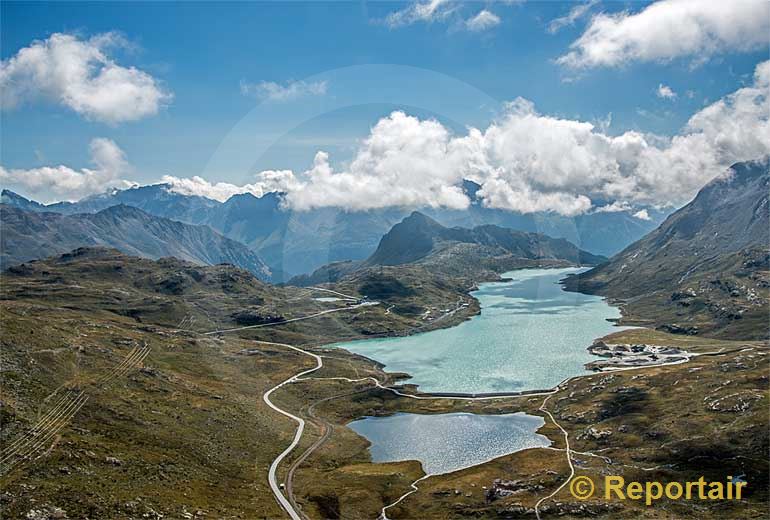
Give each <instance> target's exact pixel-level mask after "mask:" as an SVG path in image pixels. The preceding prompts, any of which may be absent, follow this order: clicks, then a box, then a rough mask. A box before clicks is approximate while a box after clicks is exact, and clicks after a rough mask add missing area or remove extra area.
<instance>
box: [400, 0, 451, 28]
mask: <svg viewBox="0 0 770 520" xmlns="http://www.w3.org/2000/svg"><path fill="white" fill-rule="evenodd" d="M455 9H456V6H455V5H453V4H452V2H451V1H450V0H428V1H427V2H413V3H411V4H410V5H408V6H407V7H405V8H403V9H400V10H398V11H394V12H392V13H390V14H389V15H388V16H387V17H386V18H385V25H387V26H388V27H390V28H391V29H395V28H398V27H404V26H406V25H412V24H415V23H418V22H423V23H432V22H435V21H439V20H446V19H447V18H448V17H449V15H450V14H452V12H453V11H454V10H455Z"/></svg>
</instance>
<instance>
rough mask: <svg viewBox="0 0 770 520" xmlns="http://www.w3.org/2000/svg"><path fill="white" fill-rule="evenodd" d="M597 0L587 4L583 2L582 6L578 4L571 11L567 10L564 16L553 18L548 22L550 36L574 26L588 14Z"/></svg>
mask: <svg viewBox="0 0 770 520" xmlns="http://www.w3.org/2000/svg"><path fill="white" fill-rule="evenodd" d="M598 2H599V0H589V1H588V2H585V3H583V4H578V5H576V6H575V7H573V8H572V9H570V10H569V12H568V13H567V14H566V15H564V16H560V17H559V18H554V19H553V20H551V21H550V23H549V24H548V32H549V33H551V34H555V33H557V32H559V31H560V30H561V29H563V28H564V27H568V26H571V25H574V24H575V22H577V21H578V20H580V19H581V18H583V17H584V16H585V15H587V14H588V12H589V11H590V10H591V8H592V7H593V6H595V5H596V4H597V3H598Z"/></svg>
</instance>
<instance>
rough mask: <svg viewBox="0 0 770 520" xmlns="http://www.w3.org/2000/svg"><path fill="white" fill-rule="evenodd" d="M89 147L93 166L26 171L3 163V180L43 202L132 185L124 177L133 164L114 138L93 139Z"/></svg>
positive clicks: (1, 181) (0, 172)
mask: <svg viewBox="0 0 770 520" xmlns="http://www.w3.org/2000/svg"><path fill="white" fill-rule="evenodd" d="M89 150H90V154H91V162H92V163H93V164H94V168H93V169H90V168H82V169H80V170H74V169H72V168H70V167H68V166H63V165H59V166H43V167H40V168H32V169H29V170H24V169H6V168H4V167H2V166H0V183H1V184H2V185H3V186H7V187H9V188H11V189H14V190H20V191H23V192H24V193H25V194H28V195H29V196H33V197H35V198H36V199H38V200H41V201H43V202H48V201H52V200H78V199H81V198H83V197H86V196H88V195H94V194H96V193H102V192H104V191H105V190H106V189H108V188H114V187H123V188H125V187H128V186H131V183H130V182H128V181H126V180H123V179H121V177H122V176H123V175H125V174H127V173H129V172H130V167H129V165H128V162H127V161H126V157H125V154H124V153H123V151H122V150H121V149H120V148H119V147H118V145H117V144H115V142H114V141H111V140H109V139H104V138H97V139H93V140H92V141H91V143H90V146H89Z"/></svg>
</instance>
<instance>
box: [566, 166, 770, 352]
mask: <svg viewBox="0 0 770 520" xmlns="http://www.w3.org/2000/svg"><path fill="white" fill-rule="evenodd" d="M768 169H769V164H768V161H767V160H764V161H759V162H747V163H739V164H736V165H734V166H733V167H732V168H730V170H729V171H728V172H726V174H725V175H724V176H723V177H722V178H719V179H716V180H714V181H712V182H711V183H710V184H708V185H707V186H705V187H704V188H703V189H702V190H701V191H700V193H698V195H697V196H696V197H695V199H693V201H692V202H690V203H689V204H688V205H686V206H685V207H683V208H682V209H680V210H679V211H677V212H675V213H674V214H672V215H671V216H670V217H668V218H667V219H666V221H665V222H663V224H661V226H660V227H658V228H657V229H656V230H655V231H653V232H652V233H650V234H649V235H647V236H645V237H644V238H643V239H641V240H639V241H638V242H636V243H634V244H633V245H631V246H629V247H628V248H626V249H625V250H623V251H622V252H621V253H619V254H617V255H616V256H614V257H613V258H612V259H611V261H610V262H609V263H606V264H604V265H601V266H599V267H597V268H595V269H592V270H591V271H588V272H586V273H584V274H582V275H580V276H577V277H573V278H571V279H569V280H568V282H567V284H566V285H567V287H568V288H570V289H573V290H581V291H584V292H590V293H595V294H601V295H606V296H610V297H612V298H617V299H622V300H624V301H626V302H627V303H626V313H627V314H628V315H629V318H632V320H636V321H642V322H644V323H653V324H655V325H657V326H659V327H662V328H664V329H666V330H669V329H672V330H674V331H676V332H682V333H691V334H692V333H703V332H706V333H707V334H714V335H718V336H724V337H729V338H757V337H767V336H768V297H770V273H769V272H768V271H769V270H770V210H769V209H768V191H769V190H770V173H769V172H768Z"/></svg>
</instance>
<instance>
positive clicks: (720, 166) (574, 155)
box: [257, 61, 770, 215]
mask: <svg viewBox="0 0 770 520" xmlns="http://www.w3.org/2000/svg"><path fill="white" fill-rule="evenodd" d="M769 91H770V62H767V61H766V62H763V63H760V64H759V65H758V66H757V67H756V70H755V74H754V80H753V83H752V84H751V85H750V86H747V87H743V88H740V89H738V90H737V91H735V92H733V93H731V94H729V95H727V96H725V97H724V98H723V99H720V100H719V101H717V102H715V103H713V104H711V105H709V106H707V107H705V108H704V109H702V110H700V111H699V112H697V113H696V114H694V115H693V116H692V117H691V118H690V120H689V121H688V123H687V124H686V125H685V127H684V128H683V129H682V131H681V132H680V134H679V135H676V136H674V137H672V138H665V137H660V136H655V135H649V134H642V133H639V132H634V131H629V132H625V133H623V134H620V135H617V136H613V135H609V134H608V133H606V130H602V129H599V128H597V127H596V126H595V125H594V124H592V123H589V122H584V121H577V120H570V119H562V118H557V117H552V116H548V115H544V114H541V113H539V112H538V111H537V109H536V108H535V106H534V105H533V104H532V103H531V102H530V101H527V100H525V99H521V98H519V99H517V100H515V101H513V102H511V103H509V104H508V105H507V107H506V111H505V113H504V115H503V116H502V117H500V118H499V119H498V120H497V121H495V122H494V123H492V124H491V125H490V126H489V127H487V128H486V129H484V130H480V129H476V128H470V129H468V132H467V134H466V135H464V136H454V135H452V133H451V132H450V131H449V130H448V129H447V128H445V127H444V126H443V125H442V124H441V123H439V122H437V121H435V120H420V119H418V118H416V117H413V116H409V115H407V114H405V113H403V112H393V113H392V114H390V115H389V116H388V117H386V118H383V119H381V120H380V121H379V122H378V123H377V124H376V125H375V126H374V127H373V128H372V130H371V133H370V135H369V136H368V137H367V138H366V139H365V140H364V141H363V142H362V144H361V146H360V147H359V149H358V150H357V152H356V154H355V156H354V157H353V159H352V161H351V162H350V164H349V165H348V166H347V167H346V168H344V169H342V170H340V171H334V169H333V168H332V167H331V165H330V163H329V157H328V155H327V154H326V153H324V152H319V153H318V154H317V155H316V158H315V161H314V163H313V166H312V167H311V168H310V169H308V170H307V171H305V172H303V173H302V174H295V173H294V172H291V171H269V172H261V173H260V174H258V175H257V184H259V185H260V186H262V187H263V189H264V190H268V191H283V192H285V193H286V198H285V203H286V204H287V205H288V206H289V207H291V208H293V209H296V210H305V209H310V208H317V207H323V206H337V207H342V208H345V209H349V210H365V209H373V208H381V207H387V206H398V205H403V206H414V205H423V206H445V207H450V208H463V207H466V206H467V205H468V204H469V203H470V201H469V200H468V199H467V197H465V195H464V194H463V193H462V191H461V189H460V186H461V184H462V180H463V179H471V180H474V181H476V182H478V183H479V184H481V185H482V189H481V191H480V192H479V193H478V196H480V197H481V198H482V199H483V201H484V203H485V204H486V205H487V206H490V207H495V208H502V209H510V210H515V211H520V212H524V213H528V212H535V211H553V212H556V213H560V214H563V215H576V214H580V213H585V212H587V211H589V210H591V208H592V205H591V200H593V199H602V200H612V201H617V202H618V204H621V203H626V204H653V205H679V204H682V203H684V202H687V201H688V200H690V198H692V197H693V196H694V194H695V193H696V192H697V191H698V189H700V188H701V187H702V186H703V185H704V184H706V183H707V182H708V181H709V180H711V179H713V178H714V177H716V176H718V175H720V174H722V173H723V172H724V171H725V169H726V168H727V167H729V166H730V165H731V164H733V163H735V162H738V161H745V160H751V159H756V158H760V157H763V156H765V155H767V154H770V123H768V114H770V104H769V101H768V94H769Z"/></svg>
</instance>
